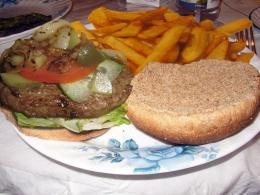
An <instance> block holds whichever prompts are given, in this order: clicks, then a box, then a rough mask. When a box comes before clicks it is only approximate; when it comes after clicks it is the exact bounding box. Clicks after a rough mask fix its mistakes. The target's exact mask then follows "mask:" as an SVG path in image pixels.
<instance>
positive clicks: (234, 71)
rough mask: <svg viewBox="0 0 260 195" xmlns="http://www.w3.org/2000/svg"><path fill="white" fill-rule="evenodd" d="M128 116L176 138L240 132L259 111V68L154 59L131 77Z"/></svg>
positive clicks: (151, 131) (206, 138)
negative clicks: (165, 62)
mask: <svg viewBox="0 0 260 195" xmlns="http://www.w3.org/2000/svg"><path fill="white" fill-rule="evenodd" d="M132 85H133V88H132V92H131V94H130V96H129V98H128V100H127V105H128V107H127V109H128V113H127V115H128V117H129V119H130V120H131V121H132V122H133V123H134V124H135V125H136V126H137V127H138V128H139V129H140V130H143V131H144V132H145V133H147V134H148V135H151V136H153V137H155V138H158V139H160V140H162V141H166V142H168V143H172V144H194V145H197V144H206V143H210V142H215V141H218V140H221V139H224V138H226V137H228V136H231V135H233V134H235V133H237V132H239V131H240V130H241V129H242V128H243V127H245V126H246V125H248V124H249V123H250V122H252V121H253V119H254V117H255V116H256V114H257V113H258V106H259V97H260V80H259V72H258V70H257V69H256V68H254V67H253V66H251V65H250V64H247V63H241V62H231V61H225V60H201V61H198V62H193V63H191V64H186V65H179V64H162V63H151V64H149V65H148V66H146V68H145V69H144V70H143V71H142V72H140V73H139V74H138V75H137V76H136V77H135V78H134V79H133V80H132Z"/></svg>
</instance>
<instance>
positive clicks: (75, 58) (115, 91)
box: [0, 20, 132, 132]
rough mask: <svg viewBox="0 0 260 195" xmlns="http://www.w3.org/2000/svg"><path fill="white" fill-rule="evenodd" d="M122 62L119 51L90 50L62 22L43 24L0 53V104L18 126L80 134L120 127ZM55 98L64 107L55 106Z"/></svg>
mask: <svg viewBox="0 0 260 195" xmlns="http://www.w3.org/2000/svg"><path fill="white" fill-rule="evenodd" d="M123 61H125V57H124V56H123V55H122V54H121V53H119V52H117V51H113V50H107V49H101V48H96V47H95V46H94V45H93V44H92V43H91V42H90V41H88V40H87V39H86V38H85V37H84V35H83V34H80V33H78V32H76V31H75V30H74V29H73V28H72V27H71V26H70V25H69V23H68V22H66V21H64V20H57V21H54V22H51V23H47V24H46V25H43V26H42V27H40V28H39V29H38V30H37V31H36V32H35V33H34V34H33V36H32V38H30V39H25V40H17V41H16V42H15V43H14V45H13V46H12V47H11V48H9V49H8V50H6V51H5V52H4V53H3V54H2V56H1V58H0V71H1V78H2V82H3V83H4V84H5V87H2V86H0V90H1V95H0V101H1V103H2V104H4V105H5V106H8V107H9V108H11V109H12V110H13V111H15V112H16V114H15V115H16V117H17V119H18V123H19V125H22V126H29V127H39V126H40V127H48V128H49V127H65V128H68V129H70V130H73V131H75V132H81V131H83V130H90V129H91V128H92V127H94V128H95V129H102V128H108V127H111V126H114V125H118V124H122V123H126V121H128V120H127V119H125V112H126V111H125V109H124V107H122V106H120V105H121V104H122V103H124V101H125V100H126V98H127V97H128V95H129V93H130V90H131V87H130V81H131V77H132V76H131V74H130V73H129V71H128V70H127V69H126V67H125V66H124V64H122V62H123ZM13 90H15V91H17V92H18V93H19V94H20V95H19V96H14V95H12V94H13V93H12V91H13ZM61 98H62V99H64V100H65V102H66V105H64V106H60V105H59V102H60V101H59V100H60V99H61ZM118 106H119V107H118ZM115 108H116V109H115ZM113 109H115V110H113ZM71 113H74V114H73V115H72V114H71ZM104 114H105V115H104ZM102 115H103V116H102ZM72 116H73V119H71V117H72ZM75 117H80V119H76V118H75ZM85 117H87V118H91V119H86V118H85Z"/></svg>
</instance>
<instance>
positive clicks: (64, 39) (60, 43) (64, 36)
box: [53, 27, 71, 49]
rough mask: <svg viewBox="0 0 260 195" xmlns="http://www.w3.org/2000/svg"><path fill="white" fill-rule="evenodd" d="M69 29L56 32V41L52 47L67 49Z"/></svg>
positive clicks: (65, 28) (64, 28)
mask: <svg viewBox="0 0 260 195" xmlns="http://www.w3.org/2000/svg"><path fill="white" fill-rule="evenodd" d="M70 30H71V28H70V27H63V28H61V29H60V30H59V31H58V35H57V39H56V41H55V42H54V44H53V47H55V48H58V49H68V47H69V43H70Z"/></svg>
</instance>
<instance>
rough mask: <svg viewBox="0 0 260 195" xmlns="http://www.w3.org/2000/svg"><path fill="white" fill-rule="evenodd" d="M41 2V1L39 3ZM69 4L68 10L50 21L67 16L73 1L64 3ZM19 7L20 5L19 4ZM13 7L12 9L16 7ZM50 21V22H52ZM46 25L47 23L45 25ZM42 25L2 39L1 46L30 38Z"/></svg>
mask: <svg viewBox="0 0 260 195" xmlns="http://www.w3.org/2000/svg"><path fill="white" fill-rule="evenodd" d="M25 1H26V0H25ZM38 2H40V1H38ZM64 2H66V3H67V6H68V7H67V9H66V10H65V11H64V12H63V13H61V14H60V15H59V16H57V17H55V18H53V19H52V20H50V21H54V20H58V19H60V18H62V17H63V16H65V15H66V14H68V12H69V11H70V10H71V9H72V5H73V3H72V0H66V1H64ZM18 5H19V4H18ZM18 5H14V6H18ZM14 6H12V7H14ZM50 21H49V22H50ZM44 24H45V23H44ZM42 25H43V24H42ZM40 26H41V25H39V26H36V27H34V28H30V29H28V30H25V31H22V32H19V33H16V34H11V35H8V36H5V37H0V42H1V44H5V43H8V42H11V41H14V40H15V39H18V38H22V37H26V36H29V35H30V34H31V33H32V32H33V31H35V30H36V29H38V28H39V27H40Z"/></svg>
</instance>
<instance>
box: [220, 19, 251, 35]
mask: <svg viewBox="0 0 260 195" xmlns="http://www.w3.org/2000/svg"><path fill="white" fill-rule="evenodd" d="M250 26H252V22H251V21H250V20H249V19H247V18H242V19H239V20H235V21H233V22H230V23H227V24H224V25H222V26H219V27H217V28H216V29H215V30H216V31H217V32H221V33H223V34H225V35H226V36H230V35H232V34H234V33H236V32H239V31H242V30H244V29H246V28H249V27H250Z"/></svg>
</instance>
